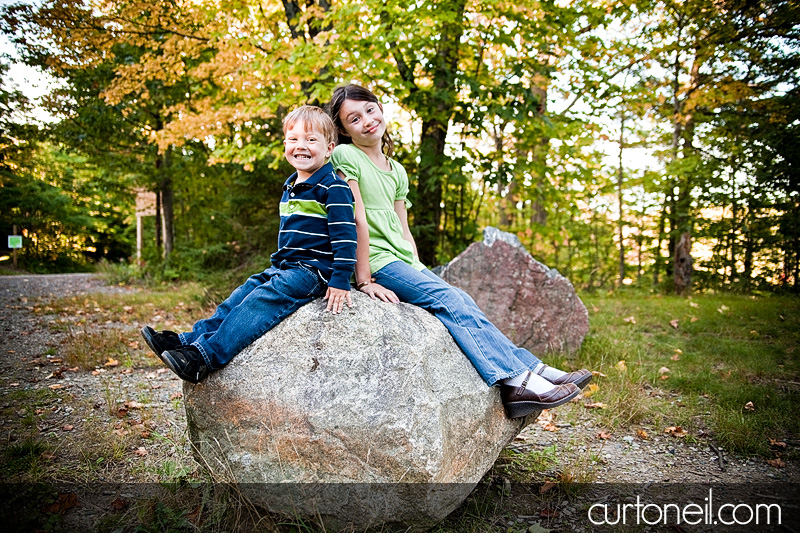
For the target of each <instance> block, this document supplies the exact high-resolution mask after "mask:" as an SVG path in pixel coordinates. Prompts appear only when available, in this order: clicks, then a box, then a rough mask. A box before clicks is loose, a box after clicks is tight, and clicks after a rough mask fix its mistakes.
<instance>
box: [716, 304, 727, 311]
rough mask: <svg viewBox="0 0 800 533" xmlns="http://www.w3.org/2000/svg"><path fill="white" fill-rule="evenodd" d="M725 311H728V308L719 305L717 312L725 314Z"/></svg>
mask: <svg viewBox="0 0 800 533" xmlns="http://www.w3.org/2000/svg"><path fill="white" fill-rule="evenodd" d="M727 310H728V306H727V305H720V306H719V309H717V312H719V313H725V311H727Z"/></svg>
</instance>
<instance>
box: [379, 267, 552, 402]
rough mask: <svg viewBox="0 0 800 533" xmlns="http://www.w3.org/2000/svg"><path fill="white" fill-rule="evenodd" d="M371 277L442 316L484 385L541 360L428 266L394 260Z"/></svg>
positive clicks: (397, 293) (440, 318) (401, 296)
mask: <svg viewBox="0 0 800 533" xmlns="http://www.w3.org/2000/svg"><path fill="white" fill-rule="evenodd" d="M373 277H374V278H375V281H377V282H378V283H380V284H381V285H383V286H384V287H386V288H387V289H391V290H392V291H394V293H395V294H396V295H397V297H398V298H400V300H401V301H403V302H407V303H410V304H413V305H417V306H419V307H422V308H423V309H426V310H428V311H430V312H431V313H433V314H434V316H436V318H438V319H439V320H441V321H442V323H443V324H444V325H445V327H446V328H447V330H448V331H449V332H450V334H451V335H452V336H453V339H455V341H456V344H458V346H459V347H460V348H461V350H462V351H463V352H464V354H466V356H467V358H468V359H469V360H470V362H471V363H472V365H473V366H474V367H475V369H476V370H477V371H478V374H480V376H481V377H482V378H483V380H484V381H485V382H486V384H487V385H489V386H492V385H494V384H495V383H497V382H498V381H500V380H501V379H505V378H510V377H514V376H517V375H519V374H522V373H523V372H527V371H528V370H533V368H534V367H535V366H536V365H537V364H539V363H540V362H541V360H540V359H539V358H538V357H536V356H535V355H533V354H532V353H531V352H529V351H528V350H526V349H525V348H520V347H518V346H516V345H514V343H513V342H511V341H510V340H509V339H508V337H506V336H505V335H503V333H502V332H501V331H500V330H499V329H497V328H496V327H495V326H494V324H492V323H491V322H490V321H489V319H488V318H486V315H484V314H483V311H481V310H480V308H479V307H478V306H477V304H475V301H474V300H473V299H472V298H471V297H470V295H469V294H467V293H466V292H464V291H462V290H461V289H458V288H456V287H453V286H452V285H449V284H447V282H445V281H444V280H442V279H441V278H440V277H438V276H437V275H436V274H434V273H433V272H431V271H430V270H428V269H425V270H422V271H419V270H416V269H414V268H412V267H410V266H409V265H408V264H406V263H404V262H403V261H395V262H394V263H390V264H388V265H386V266H385V267H383V268H382V269H380V270H379V271H377V272H375V273H374V274H373Z"/></svg>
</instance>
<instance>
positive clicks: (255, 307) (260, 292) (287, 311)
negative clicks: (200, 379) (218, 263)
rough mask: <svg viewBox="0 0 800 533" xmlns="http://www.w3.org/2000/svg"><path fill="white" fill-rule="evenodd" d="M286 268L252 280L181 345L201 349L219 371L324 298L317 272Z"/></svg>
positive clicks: (297, 266) (300, 267)
mask: <svg viewBox="0 0 800 533" xmlns="http://www.w3.org/2000/svg"><path fill="white" fill-rule="evenodd" d="M282 266H283V268H281V269H278V268H275V267H270V268H268V269H266V270H265V271H263V272H260V273H258V274H254V275H252V276H250V277H249V278H248V279H247V281H246V282H245V283H244V284H243V285H242V286H240V287H239V288H237V289H236V290H234V291H233V292H232V293H231V295H230V296H228V298H227V299H226V300H225V301H224V302H222V303H221V304H219V306H218V307H217V310H216V311H215V312H214V315H213V316H212V317H211V318H208V319H204V320H200V321H198V322H196V323H195V324H194V326H193V328H192V331H191V332H189V333H180V334H179V336H180V339H181V342H182V343H183V344H191V345H193V346H195V347H197V348H198V349H199V350H200V353H201V354H203V359H205V361H206V364H207V365H208V367H209V368H210V369H211V370H216V369H219V368H220V367H222V366H224V365H226V364H227V363H228V362H229V361H230V360H231V359H233V358H234V356H236V354H238V353H239V352H240V351H242V350H243V349H244V348H246V347H247V346H248V345H249V344H250V343H251V342H253V341H254V340H256V339H257V338H259V337H260V336H261V335H263V334H264V333H266V332H267V331H269V330H270V329H272V328H273V327H275V326H276V325H277V324H278V323H279V322H280V321H281V320H283V319H284V318H286V317H287V316H289V315H291V314H292V313H294V312H295V311H296V310H297V309H299V308H300V307H302V306H303V305H305V304H307V303H308V302H310V301H311V300H313V299H314V298H316V297H318V296H321V295H322V294H324V292H325V288H326V285H325V283H324V281H323V280H322V279H321V278H320V276H319V275H318V274H317V273H316V272H314V271H313V270H311V269H310V268H307V267H305V266H303V265H300V264H297V263H293V264H290V265H282Z"/></svg>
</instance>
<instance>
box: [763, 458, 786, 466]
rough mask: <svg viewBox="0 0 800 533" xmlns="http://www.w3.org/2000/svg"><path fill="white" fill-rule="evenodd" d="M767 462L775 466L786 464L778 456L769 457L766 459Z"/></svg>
mask: <svg viewBox="0 0 800 533" xmlns="http://www.w3.org/2000/svg"><path fill="white" fill-rule="evenodd" d="M767 464H768V465H770V466H774V467H775V468H783V467H785V466H786V462H785V461H782V460H781V459H778V458H776V459H769V460H768V461H767Z"/></svg>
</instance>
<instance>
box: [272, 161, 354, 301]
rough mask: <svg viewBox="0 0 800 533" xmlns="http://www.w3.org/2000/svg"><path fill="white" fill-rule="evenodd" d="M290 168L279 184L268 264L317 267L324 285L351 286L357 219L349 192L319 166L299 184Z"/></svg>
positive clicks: (325, 167) (327, 168) (328, 168)
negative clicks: (277, 217)
mask: <svg viewBox="0 0 800 533" xmlns="http://www.w3.org/2000/svg"><path fill="white" fill-rule="evenodd" d="M296 179H297V173H296V172H295V173H294V174H292V175H291V176H289V179H287V180H286V183H284V185H283V196H282V197H281V208H280V212H281V229H280V232H279V233H278V251H277V252H275V253H274V254H272V257H271V258H270V259H271V261H272V265H273V266H275V267H278V268H283V265H284V264H286V263H301V264H303V265H305V266H307V267H311V268H313V269H316V270H318V271H319V273H320V275H321V276H322V277H323V278H324V279H325V280H326V281H327V283H328V286H330V287H333V288H336V289H344V290H349V289H350V277H351V276H352V274H353V271H354V270H355V266H356V222H355V217H354V214H353V213H354V207H353V205H354V203H355V200H354V199H353V193H352V192H351V191H350V187H349V186H348V185H347V184H346V183H345V182H344V181H342V180H341V179H339V177H338V176H337V175H336V172H335V171H334V170H333V166H331V164H330V163H326V164H324V165H323V166H322V167H320V169H319V170H317V171H316V172H315V173H314V174H313V175H312V176H311V177H310V178H308V179H307V180H306V181H304V182H303V183H297V184H295V180H296Z"/></svg>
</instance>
